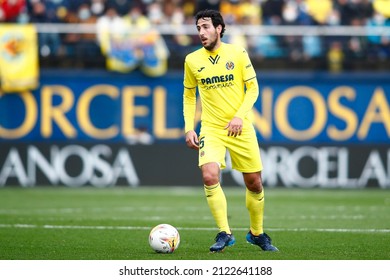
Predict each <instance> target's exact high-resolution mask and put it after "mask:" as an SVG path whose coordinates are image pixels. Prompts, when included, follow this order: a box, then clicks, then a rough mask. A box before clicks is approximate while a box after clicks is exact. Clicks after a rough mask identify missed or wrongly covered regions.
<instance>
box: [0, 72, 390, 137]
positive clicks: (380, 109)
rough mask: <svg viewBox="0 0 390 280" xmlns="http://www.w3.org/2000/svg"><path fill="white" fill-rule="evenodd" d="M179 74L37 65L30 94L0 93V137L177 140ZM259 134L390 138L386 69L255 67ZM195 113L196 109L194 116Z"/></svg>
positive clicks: (389, 91) (180, 132)
mask: <svg viewBox="0 0 390 280" xmlns="http://www.w3.org/2000/svg"><path fill="white" fill-rule="evenodd" d="M182 79H183V73H181V72H169V73H168V74H167V75H165V76H163V77H159V78H150V77H146V76H144V75H143V74H142V73H139V72H133V73H130V74H117V73H110V72H107V71H95V70H88V71H87V70H84V71H83V70H75V71H69V70H67V71H62V70H58V71H57V70H56V71H48V70H46V71H43V72H42V73H41V80H40V86H39V88H37V89H36V90H35V91H32V92H29V91H27V92H21V93H11V94H0V141H12V142H15V141H29V142H30V141H33V142H42V141H43V142H45V141H68V140H72V141H81V142H83V141H87V142H94V141H98V142H101V141H108V142H123V141H124V140H126V139H127V138H128V137H131V136H132V135H134V134H136V133H137V131H139V130H142V131H145V130H146V131H147V132H148V133H150V134H151V136H152V137H153V138H154V140H155V141H156V142H163V141H170V142H175V141H176V142H178V141H183V136H184V132H183V127H184V122H183V117H182V110H183V105H182V102H183V100H182V92H183V86H182ZM258 81H259V85H260V95H259V98H258V100H257V102H256V104H255V107H254V112H255V123H254V125H255V127H256V130H257V132H258V136H259V140H260V141H261V142H262V141H266V142H267V143H268V144H270V143H271V144H272V143H276V144H285V143H287V144H288V143H295V144H296V143H304V144H311V143H312V144H318V143H325V144H328V143H340V144H341V143H342V144H345V143H356V144H375V143H381V144H387V143H389V144H390V75H389V73H382V74H378V73H372V74H370V73H348V74H338V75H332V74H326V73H258ZM198 117H199V114H198Z"/></svg>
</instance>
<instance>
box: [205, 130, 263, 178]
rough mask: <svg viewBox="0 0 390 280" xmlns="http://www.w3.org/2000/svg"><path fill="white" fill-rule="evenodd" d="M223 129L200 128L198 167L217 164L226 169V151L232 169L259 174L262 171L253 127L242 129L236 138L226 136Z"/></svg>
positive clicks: (226, 132)
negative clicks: (212, 163) (211, 163)
mask: <svg viewBox="0 0 390 280" xmlns="http://www.w3.org/2000/svg"><path fill="white" fill-rule="evenodd" d="M227 134H228V131H227V130H225V129H216V128H202V129H201V132H200V135H199V166H202V165H204V164H206V163H209V162H217V163H219V164H220V167H221V169H224V168H225V167H226V160H225V158H226V151H229V154H230V157H231V161H232V162H231V163H232V168H233V169H235V170H237V171H240V172H244V173H252V172H259V171H261V170H262V169H263V164H262V162H261V157H260V148H259V145H258V142H257V137H256V132H255V129H254V128H253V126H250V127H247V128H246V129H244V131H243V132H242V134H241V135H240V136H237V137H233V136H227Z"/></svg>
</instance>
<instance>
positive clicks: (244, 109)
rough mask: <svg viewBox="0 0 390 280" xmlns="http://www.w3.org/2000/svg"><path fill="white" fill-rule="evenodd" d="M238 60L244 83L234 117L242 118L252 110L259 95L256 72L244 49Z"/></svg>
mask: <svg viewBox="0 0 390 280" xmlns="http://www.w3.org/2000/svg"><path fill="white" fill-rule="evenodd" d="M240 62H241V65H242V76H243V80H244V83H245V88H246V90H245V97H244V102H243V103H242V104H241V106H240V108H239V109H238V111H237V113H236V114H235V116H236V117H239V118H241V119H244V118H245V117H246V115H247V114H248V113H249V112H250V111H251V110H252V108H253V105H254V104H255V102H256V100H257V98H258V97H259V85H258V82H257V78H256V72H255V69H254V68H253V65H252V62H251V60H250V58H249V55H248V53H247V52H246V50H243V51H242V52H241V53H240Z"/></svg>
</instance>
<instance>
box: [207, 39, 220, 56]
mask: <svg viewBox="0 0 390 280" xmlns="http://www.w3.org/2000/svg"><path fill="white" fill-rule="evenodd" d="M221 46H222V41H221V40H218V42H217V43H216V44H215V46H214V48H213V49H212V50H207V51H209V52H211V53H214V52H217V51H218V50H219V48H220V47H221Z"/></svg>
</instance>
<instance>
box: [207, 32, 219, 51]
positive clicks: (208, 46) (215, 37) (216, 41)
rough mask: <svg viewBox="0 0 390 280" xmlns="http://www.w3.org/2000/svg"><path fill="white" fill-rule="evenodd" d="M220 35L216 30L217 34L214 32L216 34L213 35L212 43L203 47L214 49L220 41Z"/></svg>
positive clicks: (209, 49)
mask: <svg viewBox="0 0 390 280" xmlns="http://www.w3.org/2000/svg"><path fill="white" fill-rule="evenodd" d="M218 36H219V35H218V33H217V32H215V34H214V36H213V38H214V40H212V41H211V42H210V44H208V45H204V46H203V47H204V48H205V49H206V50H208V51H212V50H214V48H215V46H216V45H217V43H218Z"/></svg>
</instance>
